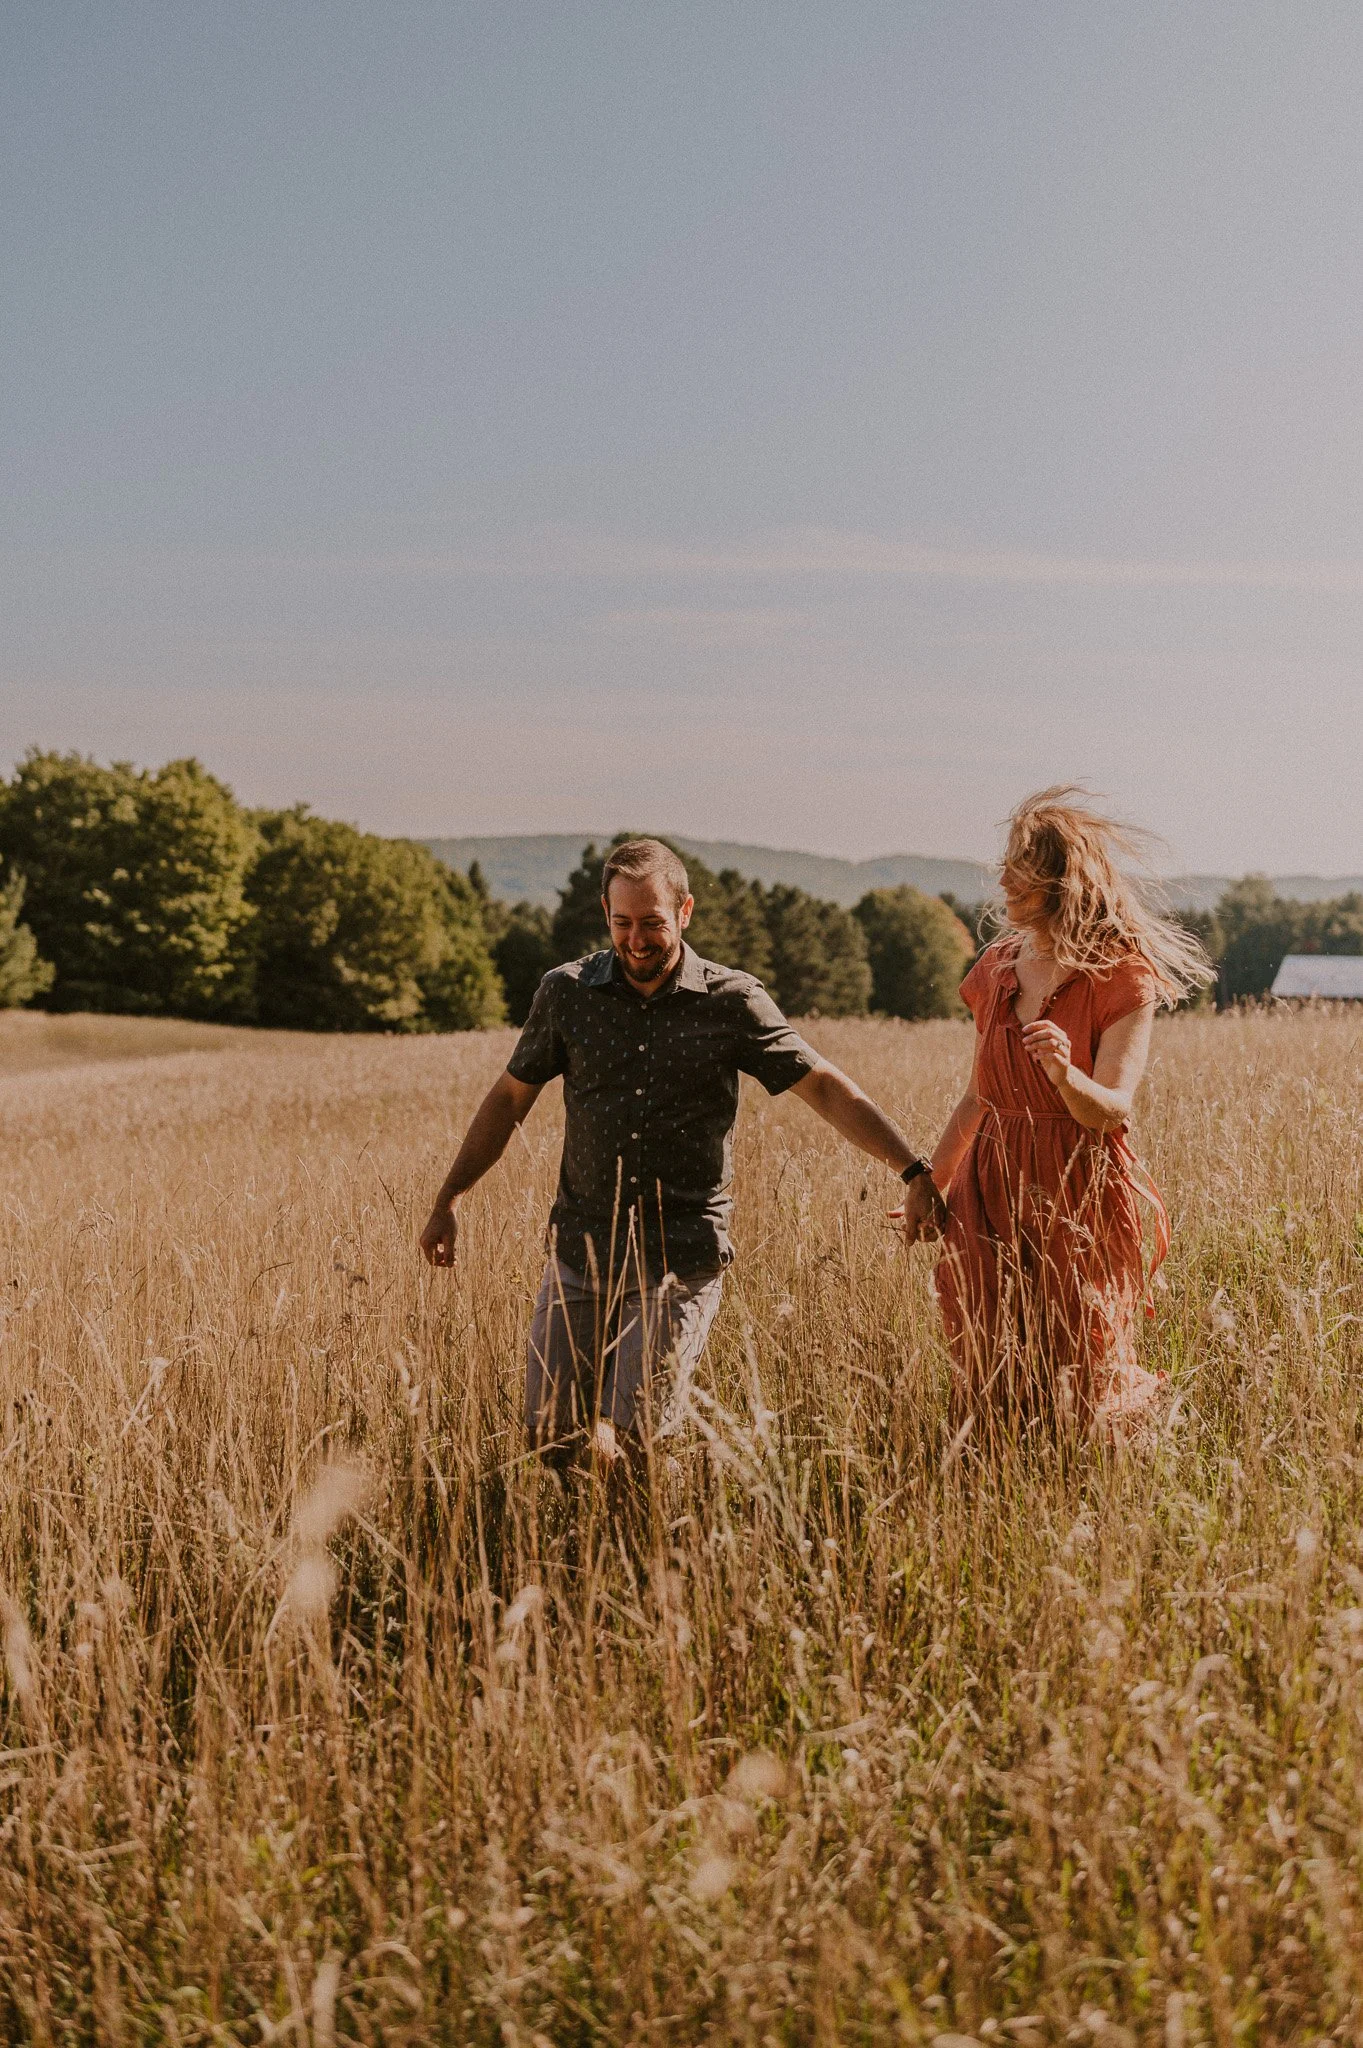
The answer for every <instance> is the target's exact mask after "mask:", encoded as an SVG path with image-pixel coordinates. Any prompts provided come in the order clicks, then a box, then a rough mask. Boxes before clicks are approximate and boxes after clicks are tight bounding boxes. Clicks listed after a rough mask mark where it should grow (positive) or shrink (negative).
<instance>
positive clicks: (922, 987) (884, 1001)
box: [853, 886, 975, 1017]
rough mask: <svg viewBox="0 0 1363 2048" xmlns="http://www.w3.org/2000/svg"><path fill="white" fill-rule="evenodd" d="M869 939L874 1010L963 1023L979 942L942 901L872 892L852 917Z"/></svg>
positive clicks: (902, 891) (917, 893)
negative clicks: (965, 987)
mask: <svg viewBox="0 0 1363 2048" xmlns="http://www.w3.org/2000/svg"><path fill="white" fill-rule="evenodd" d="M853 915H854V916H855V918H856V920H857V923H858V924H859V925H860V926H861V929H862V931H863V932H864V933H865V935H866V947H867V952H868V954H869V957H870V963H871V1007H872V1008H873V1009H876V1010H881V1011H883V1012H884V1013H885V1014H886V1015H887V1016H890V1017H959V1016H962V1015H963V1014H964V1009H965V1006H964V1004H963V1003H962V1001H961V998H960V996H959V994H958V990H959V988H960V984H961V977H962V975H963V974H964V973H965V971H966V969H967V967H969V965H970V963H971V961H972V960H973V958H974V957H975V941H974V939H973V938H972V936H971V934H970V933H969V932H968V931H967V930H966V928H965V926H964V925H963V924H962V923H961V921H960V919H959V918H958V917H957V916H956V915H955V913H954V912H953V911H951V910H950V909H948V907H947V905H946V904H945V903H944V902H943V901H942V899H941V898H940V897H939V896H925V895H924V894H923V892H922V890H921V889H911V888H909V887H907V886H903V887H900V888H897V889H872V890H871V891H870V892H869V893H868V894H867V895H865V896H863V897H862V899H861V901H860V903H858V905H857V907H856V910H855V912H854V913H853Z"/></svg>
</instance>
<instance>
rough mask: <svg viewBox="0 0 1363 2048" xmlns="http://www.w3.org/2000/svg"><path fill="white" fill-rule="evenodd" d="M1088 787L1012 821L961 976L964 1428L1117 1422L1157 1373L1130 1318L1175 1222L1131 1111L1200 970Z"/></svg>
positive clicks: (956, 1272)
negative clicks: (1167, 1021) (1162, 1032)
mask: <svg viewBox="0 0 1363 2048" xmlns="http://www.w3.org/2000/svg"><path fill="white" fill-rule="evenodd" d="M1084 794H1085V792H1084V791H1082V790H1076V789H1071V788H1055V789H1046V790H1042V791H1041V793H1040V794H1039V795H1038V796H1033V797H1029V798H1028V799H1027V801H1026V802H1025V803H1023V804H1020V805H1019V806H1018V808H1017V810H1016V811H1015V812H1014V813H1013V815H1012V817H1011V819H1010V820H1009V831H1008V844H1007V851H1006V852H1005V855H1004V859H1003V868H1002V875H1001V882H1002V891H1003V901H1004V914H1003V917H1002V919H1001V922H1002V925H1003V933H1002V936H1001V937H1000V938H999V939H998V940H996V941H995V943H994V944H993V945H991V946H990V947H989V948H988V950H987V951H986V952H985V953H983V954H982V955H981V957H980V958H979V959H978V960H977V961H976V963H975V965H974V966H973V967H972V968H971V970H970V972H969V974H967V976H966V978H965V980H964V982H963V983H962V985H961V994H962V995H963V996H964V998H965V1000H966V1002H967V1003H968V1005H969V1006H970V1010H971V1013H972V1014H973V1016H974V1019H975V1030H976V1038H975V1062H974V1068H973V1071H972V1073H971V1077H970V1085H969V1087H968V1088H967V1089H966V1092H965V1094H964V1095H963V1096H962V1097H961V1100H960V1102H959V1103H958V1104H957V1105H956V1108H955V1110H954V1111H953V1113H952V1116H951V1119H950V1121H949V1122H948V1124H947V1127H946V1130H945V1131H944V1132H943V1134H942V1140H941V1143H940V1144H939V1145H938V1147H937V1150H936V1152H935V1153H934V1155H933V1159H932V1177H933V1180H934V1182H935V1183H936V1185H937V1186H938V1187H939V1188H940V1189H941V1190H942V1191H943V1192H944V1194H945V1195H946V1200H947V1223H946V1227H945V1231H944V1234H943V1243H942V1256H941V1260H940V1263H939V1264H938V1267H937V1275H936V1280H937V1294H938V1299H939V1301H940V1304H941V1308H942V1314H943V1318H944V1320H945V1323H946V1327H947V1334H948V1336H949V1338H950V1340H951V1348H952V1355H953V1363H954V1368H955V1386H954V1394H955V1401H954V1406H955V1408H956V1411H957V1424H958V1426H964V1425H965V1423H966V1422H967V1421H968V1420H969V1419H970V1418H974V1426H975V1427H976V1429H979V1428H980V1427H981V1425H983V1426H984V1427H985V1428H986V1429H994V1428H999V1427H1002V1428H1004V1429H1008V1430H1015V1429H1019V1428H1023V1427H1026V1426H1027V1425H1028V1424H1029V1423H1034V1422H1036V1421H1039V1420H1045V1421H1047V1422H1050V1423H1052V1424H1056V1423H1066V1424H1070V1425H1077V1426H1078V1427H1079V1428H1081V1429H1091V1428H1097V1429H1099V1430H1101V1431H1102V1432H1103V1433H1105V1434H1110V1435H1120V1434H1125V1433H1128V1432H1129V1431H1130V1430H1131V1428H1132V1427H1133V1425H1138V1424H1139V1423H1140V1422H1141V1421H1143V1420H1144V1419H1145V1418H1146V1417H1148V1415H1149V1414H1150V1412H1151V1409H1152V1407H1153V1404H1154V1402H1155V1401H1156V1399H1157V1397H1158V1394H1159V1389H1160V1385H1161V1382H1160V1380H1159V1379H1157V1378H1156V1377H1155V1376H1154V1375H1153V1374H1151V1373H1148V1372H1144V1371H1142V1369H1141V1367H1140V1366H1139V1365H1138V1363H1137V1361H1136V1347H1135V1316H1136V1308H1137V1305H1138V1303H1139V1302H1140V1301H1141V1300H1142V1299H1143V1298H1144V1296H1145V1294H1146V1291H1147V1288H1148V1285H1149V1279H1150V1272H1153V1270H1154V1266H1156V1265H1158V1264H1159V1261H1160V1260H1161V1259H1162V1258H1163V1256H1164V1253H1165V1251H1166V1250H1167V1249H1168V1243H1169V1225H1168V1218H1167V1216H1166V1214H1165V1210H1164V1205H1163V1203H1162V1202H1161V1201H1160V1198H1159V1195H1158V1193H1157V1191H1156V1190H1155V1188H1154V1187H1153V1185H1152V1184H1151V1182H1150V1181H1149V1179H1148V1177H1147V1176H1146V1175H1145V1174H1144V1172H1143V1170H1142V1169H1141V1167H1140V1166H1139V1165H1138V1164H1137V1161H1136V1159H1135V1157H1134V1156H1133V1154H1132V1152H1131V1149H1130V1147H1129V1146H1128V1144H1127V1140H1126V1131H1127V1122H1128V1119H1129V1117H1130V1114H1131V1104H1132V1098H1133V1096H1134V1095H1135V1092H1136V1088H1137V1085H1138V1083H1139V1081H1140V1079H1141V1076H1142V1074H1143V1073H1144V1071H1145V1064H1146V1059H1147V1057H1148V1055H1149V1050H1150V1030H1151V1024H1152V1022H1153V1019H1154V1015H1155V1011H1156V1010H1157V1009H1158V1008H1159V1007H1161V1005H1163V1006H1165V1007H1168V1008H1172V1007H1173V1006H1174V1005H1175V1004H1176V1003H1178V1002H1179V1001H1181V1000H1182V998H1183V997H1184V996H1186V995H1187V994H1188V993H1189V992H1190V991H1191V990H1192V989H1194V988H1197V987H1199V986H1203V985H1205V984H1206V983H1207V982H1209V981H1210V980H1211V979H1212V969H1211V967H1210V965H1209V964H1208V962H1207V959H1206V957H1205V955H1204V954H1203V952H1202V950H1201V948H1200V947H1199V946H1198V945H1197V943H1196V942H1195V940H1193V939H1192V938H1191V937H1190V935H1189V934H1188V933H1187V932H1185V931H1183V930H1181V929H1180V927H1179V926H1177V925H1175V924H1173V923H1171V922H1170V921H1169V920H1168V919H1166V918H1162V917H1159V916H1157V915H1156V914H1155V913H1154V912H1152V911H1151V910H1149V909H1148V908H1147V907H1146V906H1145V905H1144V904H1143V903H1142V901H1141V900H1140V897H1139V896H1138V894H1137V893H1136V891H1135V890H1134V888H1133V887H1132V885H1131V884H1130V883H1129V882H1128V881H1126V880H1125V879H1124V878H1123V876H1122V875H1121V873H1120V872H1119V870H1118V868H1117V864H1116V857H1117V856H1118V854H1120V853H1128V854H1130V853H1132V852H1134V851H1135V838H1134V835H1132V834H1131V833H1129V832H1126V831H1124V830H1123V829H1121V828H1119V827H1117V826H1115V825H1113V824H1112V823H1111V822H1110V820H1108V819H1106V818H1103V817H1100V816H1098V815H1097V814H1096V813H1095V812H1093V811H1090V810H1086V809H1084V808H1083V807H1082V806H1081V805H1080V804H1079V803H1077V802H1076V801H1075V799H1076V798H1078V797H1081V796H1083V795H1084ZM1143 1200H1144V1201H1145V1202H1146V1203H1148V1204H1149V1206H1150V1207H1151V1209H1152V1210H1153V1213H1154V1222H1155V1247H1156V1248H1155V1256H1154V1261H1153V1264H1152V1266H1151V1269H1150V1272H1147V1270H1146V1268H1145V1264H1144V1258H1143V1253H1142V1243H1141V1203H1142V1201H1143Z"/></svg>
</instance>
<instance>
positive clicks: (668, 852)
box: [601, 839, 691, 910]
mask: <svg viewBox="0 0 1363 2048" xmlns="http://www.w3.org/2000/svg"><path fill="white" fill-rule="evenodd" d="M617 875H620V876H622V877H623V878H624V880H625V881H627V882H649V881H659V882H661V883H662V884H663V886H664V887H665V888H666V889H667V891H668V892H669V894H670V895H671V896H672V898H673V904H672V908H673V909H674V910H680V909H681V907H682V905H683V903H685V901H686V899H687V897H688V896H689V895H690V894H691V884H690V883H689V882H688V880H687V879H686V869H685V868H684V867H683V866H682V864H681V861H680V860H679V858H678V857H677V855H676V854H675V853H674V852H673V851H672V848H671V847H670V846H664V844H663V842H662V840H661V839H627V840H625V842H624V844H623V845H622V846H617V847H616V848H615V849H614V850H613V852H611V853H610V854H609V855H608V856H607V858H606V865H605V866H604V867H603V868H602V870H601V894H602V895H603V896H604V897H605V899H606V901H607V903H609V902H610V893H611V883H612V882H613V881H614V880H615V877H616V876H617Z"/></svg>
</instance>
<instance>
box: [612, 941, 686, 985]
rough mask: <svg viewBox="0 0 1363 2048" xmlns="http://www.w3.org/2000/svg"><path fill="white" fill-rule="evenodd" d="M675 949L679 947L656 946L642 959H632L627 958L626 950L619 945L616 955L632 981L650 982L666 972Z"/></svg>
mask: <svg viewBox="0 0 1363 2048" xmlns="http://www.w3.org/2000/svg"><path fill="white" fill-rule="evenodd" d="M674 950H679V949H674V948H673V947H671V946H654V947H653V948H652V950H651V951H650V952H649V954H648V955H647V957H646V958H644V959H642V960H641V959H638V958H635V959H633V960H631V959H629V958H627V957H626V955H625V953H624V951H623V950H622V949H621V948H620V947H619V946H617V947H616V949H615V957H616V959H617V960H618V961H619V962H620V965H621V967H622V968H623V969H624V971H625V973H626V975H627V976H628V977H629V979H630V980H631V981H638V982H643V983H648V982H650V981H656V980H657V979H658V976H659V975H660V974H663V973H665V972H666V970H667V967H668V965H669V963H670V961H671V959H672V955H673V952H674Z"/></svg>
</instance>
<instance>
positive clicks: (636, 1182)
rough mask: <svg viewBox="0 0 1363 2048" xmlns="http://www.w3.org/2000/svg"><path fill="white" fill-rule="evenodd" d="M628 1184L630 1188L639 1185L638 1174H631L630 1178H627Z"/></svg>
mask: <svg viewBox="0 0 1363 2048" xmlns="http://www.w3.org/2000/svg"><path fill="white" fill-rule="evenodd" d="M629 1184H630V1186H631V1187H632V1188H637V1187H638V1185H639V1176H638V1174H637V1173H632V1174H631V1175H630V1177H629Z"/></svg>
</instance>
